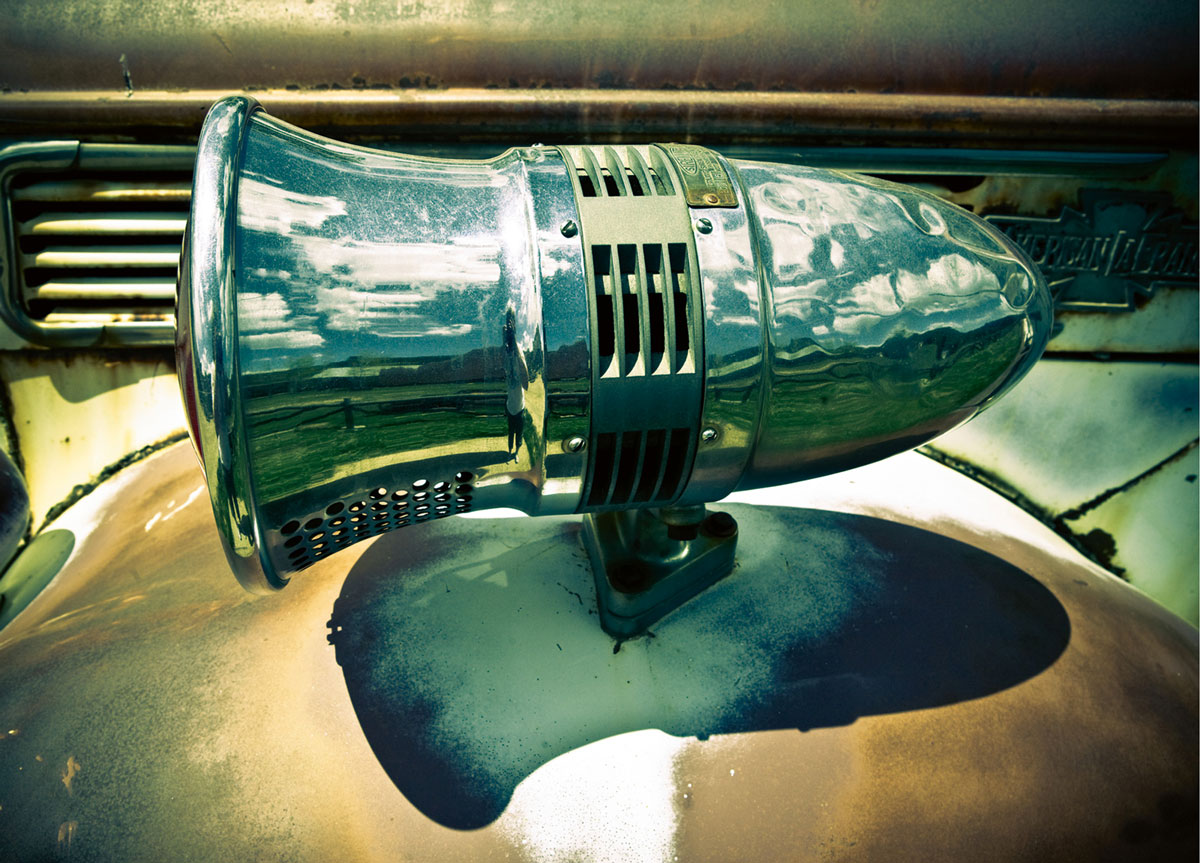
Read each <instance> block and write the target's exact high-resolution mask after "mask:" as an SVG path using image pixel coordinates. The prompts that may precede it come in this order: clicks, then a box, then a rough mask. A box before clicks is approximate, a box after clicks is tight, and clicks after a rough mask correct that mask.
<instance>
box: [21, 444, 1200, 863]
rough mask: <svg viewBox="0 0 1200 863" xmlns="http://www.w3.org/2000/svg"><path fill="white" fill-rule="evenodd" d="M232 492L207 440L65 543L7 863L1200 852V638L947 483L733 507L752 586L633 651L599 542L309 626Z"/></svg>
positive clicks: (408, 549)
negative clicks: (249, 572) (248, 541)
mask: <svg viewBox="0 0 1200 863" xmlns="http://www.w3.org/2000/svg"><path fill="white" fill-rule="evenodd" d="M203 482H204V480H203V477H202V476H201V475H200V472H199V471H198V470H197V468H196V465H195V460H194V458H193V457H192V454H191V453H190V452H188V450H187V445H186V444H181V445H178V446H174V447H171V448H169V449H167V450H165V451H163V452H160V453H158V454H156V455H154V456H153V457H151V458H149V459H147V460H146V461H144V462H141V463H139V464H137V465H134V466H132V467H130V468H127V469H126V470H124V471H122V472H121V473H120V474H118V475H117V476H116V477H114V478H113V479H112V480H109V481H107V482H105V483H103V484H101V486H100V487H99V488H98V489H97V490H96V491H95V492H93V493H92V494H91V495H89V496H87V497H86V498H84V499H83V500H81V501H80V502H79V503H77V504H76V505H75V506H74V507H72V508H71V509H70V510H68V511H67V513H65V514H64V515H63V516H62V517H61V518H60V519H58V520H57V521H56V522H55V523H53V524H51V525H49V527H48V530H47V531H46V533H47V534H48V533H50V532H55V533H57V534H58V535H59V536H64V535H65V537H73V538H74V552H73V553H72V554H71V557H70V559H69V560H67V561H66V564H65V566H64V567H63V569H62V571H61V573H60V574H59V575H58V577H57V578H56V579H55V580H54V581H53V582H52V583H51V584H50V585H49V586H48V587H47V588H46V589H45V590H44V591H42V593H41V594H40V595H38V596H37V598H36V599H35V600H34V601H33V602H32V603H31V604H30V605H29V606H28V607H27V608H26V609H25V610H24V611H23V612H22V613H21V615H20V616H19V617H17V618H16V619H15V620H13V621H12V623H11V624H10V625H9V626H8V627H7V628H5V629H3V630H0V720H2V721H0V848H2V849H3V851H0V856H2V857H4V858H5V859H6V860H14V861H26V860H29V861H39V860H47V859H58V858H66V859H84V860H92V859H96V860H121V861H142V860H145V861H154V863H158V861H162V860H185V859H204V860H256V861H260V860H261V861H274V860H280V861H283V860H292V861H294V860H302V861H303V860H319V859H338V860H353V861H374V860H381V861H384V860H386V861H395V860H397V859H405V860H409V859H411V860H430V861H443V860H444V861H459V860H462V861H472V860H491V859H496V860H503V859H505V858H506V856H507V858H508V859H511V860H515V861H529V863H541V861H547V860H556V861H557V860H588V861H620V863H663V861H671V860H672V859H673V858H674V857H678V858H679V859H680V860H686V861H689V863H690V861H708V860H711V861H729V860H734V859H738V860H764V861H769V860H796V861H805V860H828V859H829V857H830V849H837V850H839V852H842V853H838V854H836V855H834V856H836V857H837V858H838V859H844V860H850V861H885V863H896V861H908V860H912V861H918V860H919V861H925V860H931V859H933V860H936V859H945V860H955V861H957V860H974V859H978V858H979V857H980V856H981V851H980V849H986V852H987V854H986V856H989V857H991V858H993V859H997V860H1017V859H1024V858H1025V857H1028V855H1029V853H1030V852H1029V849H1030V848H1036V849H1037V852H1036V854H1035V856H1036V857H1037V858H1038V859H1045V860H1073V859H1078V860H1088V861H1094V860H1098V859H1101V860H1145V859H1148V858H1149V859H1159V860H1183V861H1188V863H1191V861H1194V860H1195V859H1196V853H1195V842H1196V830H1195V816H1196V797H1195V794H1196V783H1197V753H1196V743H1197V741H1196V733H1195V730H1196V722H1197V713H1196V706H1197V670H1196V631H1195V629H1193V628H1192V627H1190V626H1188V625H1186V624H1184V623H1182V622H1181V621H1180V620H1179V619H1178V618H1176V617H1174V616H1173V615H1171V614H1169V613H1168V612H1166V611H1165V610H1164V609H1162V608H1161V607H1160V606H1158V605H1157V604H1155V603H1154V602H1152V601H1150V600H1148V599H1147V598H1146V597H1144V596H1142V595H1140V594H1139V593H1138V592H1137V591H1135V590H1133V589H1131V588H1130V587H1129V585H1127V584H1123V583H1121V582H1120V581H1119V580H1117V579H1115V578H1112V577H1111V576H1108V575H1106V574H1105V573H1104V572H1103V571H1102V570H1100V569H1099V568H1098V567H1096V566H1093V565H1091V564H1089V563H1087V562H1086V561H1084V560H1083V559H1082V558H1080V557H1079V556H1078V555H1077V554H1076V553H1075V552H1074V551H1073V550H1072V549H1070V548H1069V547H1068V546H1067V545H1066V544H1065V543H1063V542H1062V541H1061V540H1060V539H1059V538H1058V537H1056V536H1055V535H1054V534H1053V533H1052V532H1050V531H1049V530H1048V529H1046V528H1045V527H1043V526H1042V525H1041V524H1039V523H1038V522H1037V521H1036V520H1034V519H1033V518H1032V517H1030V516H1028V515H1027V514H1025V513H1024V512H1022V511H1020V510H1019V509H1017V508H1016V507H1014V506H1012V505H1011V504H1008V503H1007V502H1005V501H1003V500H1002V499H1000V498H999V497H998V496H996V495H995V494H993V493H991V492H989V491H987V490H986V489H984V488H983V487H982V486H980V485H979V484H978V483H975V482H972V481H971V480H970V479H968V478H966V477H964V476H962V475H959V474H957V473H955V472H954V471H951V470H949V469H947V468H944V467H942V466H941V465H938V464H935V463H934V462H932V461H931V460H929V459H926V458H923V457H922V456H919V455H916V454H907V455H903V456H899V457H898V458H896V459H892V460H889V461H888V462H884V463H881V464H877V465H871V466H869V467H866V468H862V469H861V470H859V471H855V472H852V473H849V474H846V475H843V476H837V477H830V478H827V479H822V480H817V481H813V482H808V483H803V484H800V485H798V486H794V487H790V488H783V489H778V490H772V491H758V492H752V493H750V494H749V495H747V496H746V501H759V502H761V503H767V502H769V501H770V500H772V499H774V498H779V499H786V500H790V501H792V502H794V503H796V504H798V505H799V506H800V507H804V508H794V507H777V506H753V505H750V506H747V505H745V502H744V503H742V504H737V505H731V506H730V510H731V512H735V513H736V516H737V518H738V521H739V524H740V525H741V527H742V536H743V540H742V543H741V547H740V552H741V554H742V560H741V563H740V564H739V568H738V569H737V570H735V572H734V573H733V574H732V575H731V576H730V577H729V578H726V579H724V580H723V581H721V582H719V583H718V584H717V585H716V586H715V587H714V588H712V589H710V590H709V591H707V592H705V593H704V594H702V595H701V596H700V597H698V598H697V599H695V600H693V601H692V602H691V603H688V605H686V606H684V607H683V608H681V609H680V610H679V611H677V612H675V613H673V614H672V615H670V616H669V617H667V618H665V619H664V620H663V621H662V622H661V624H659V625H656V626H655V627H653V630H654V632H655V634H656V637H655V638H649V637H647V638H642V639H638V640H635V641H631V642H626V643H624V644H622V645H621V647H620V650H619V651H618V652H617V653H614V652H613V646H614V645H613V640H612V639H610V638H608V637H606V636H605V635H604V634H603V633H602V632H601V630H600V628H599V627H598V626H597V625H596V617H595V611H596V607H595V605H594V603H593V601H592V597H591V596H590V595H589V593H590V591H591V579H592V576H591V574H590V573H589V572H588V570H587V568H586V565H585V562H584V561H585V558H584V551H583V549H582V548H581V546H580V544H579V541H578V532H577V528H576V527H575V526H574V524H573V521H574V520H573V519H569V518H555V517H550V518H543V519H478V520H477V519H475V518H474V517H472V519H447V520H443V521H439V522H436V523H434V524H431V525H428V526H427V527H426V528H424V529H422V530H419V531H400V532H398V533H393V534H389V535H387V536H383V537H380V538H378V539H377V540H374V541H373V542H372V543H370V544H367V543H364V544H360V545H356V546H355V547H353V548H351V549H348V550H347V551H346V552H345V553H343V554H338V555H336V556H334V557H333V558H332V559H330V560H325V561H322V562H320V563H319V564H317V565H316V566H314V567H313V568H312V569H311V570H309V571H308V572H306V573H305V576H304V577H303V578H298V579H296V580H295V583H294V584H293V585H292V586H291V587H290V588H289V591H288V593H289V595H288V597H287V601H285V602H280V601H278V600H277V599H275V598H261V597H254V596H250V595H248V594H246V593H245V591H242V590H241V589H240V588H238V586H237V585H236V584H234V583H233V581H232V579H230V578H229V577H228V573H227V570H226V563H225V560H224V558H223V556H222V554H221V552H220V551H219V549H218V543H217V541H216V529H215V526H214V523H213V520H212V515H211V514H210V510H209V507H208V506H207V505H206V503H205V500H204V493H203ZM751 537H753V539H751ZM327 639H331V640H332V641H333V642H334V643H333V646H331V645H330V643H329V641H328V640H327ZM464 828H470V829H464ZM1189 855H1190V856H1189Z"/></svg>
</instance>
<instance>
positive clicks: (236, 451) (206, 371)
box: [176, 96, 288, 593]
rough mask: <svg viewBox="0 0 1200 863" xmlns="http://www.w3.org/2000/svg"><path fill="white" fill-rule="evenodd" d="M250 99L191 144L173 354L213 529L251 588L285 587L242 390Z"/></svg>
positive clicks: (221, 105) (213, 116)
mask: <svg viewBox="0 0 1200 863" xmlns="http://www.w3.org/2000/svg"><path fill="white" fill-rule="evenodd" d="M258 110H260V106H259V104H258V102H257V101H256V100H254V99H252V98H249V97H246V96H230V97H227V98H225V99H222V100H220V101H218V102H217V103H215V104H214V105H213V106H212V108H211V109H210V110H209V112H208V116H207V117H206V118H205V121H204V127H203V128H202V130H201V132H200V139H199V142H198V144H197V148H196V170H195V174H194V179H193V184H192V209H191V217H190V218H189V220H188V226H187V230H186V232H185V234H184V245H183V254H182V257H181V260H180V267H179V286H178V296H177V298H176V309H177V313H176V314H177V327H178V337H177V340H176V345H177V347H176V350H177V356H178V360H179V376H180V382H181V385H182V386H183V389H184V399H185V402H187V407H188V413H189V433H190V434H191V437H192V443H193V445H194V446H195V449H196V452H197V455H198V456H199V457H200V462H201V464H202V466H203V469H204V475H205V480H206V482H207V485H208V492H209V497H210V498H211V500H212V508H213V515H214V517H215V519H216V523H217V531H218V533H219V534H220V537H221V544H222V546H223V547H224V550H225V556H226V557H227V558H228V560H229V564H230V567H231V568H232V569H233V571H234V574H235V575H236V576H237V578H238V581H240V582H241V583H242V585H243V587H245V588H246V589H247V590H250V591H251V592H254V593H270V592H273V591H275V590H279V589H280V588H282V587H284V586H285V585H286V584H287V582H288V579H287V578H284V577H280V575H279V574H278V573H277V572H276V571H275V568H274V566H273V565H272V564H271V561H270V560H269V559H268V558H267V556H266V555H265V553H263V549H264V547H265V546H264V544H263V542H262V537H261V535H260V530H259V525H258V519H257V517H256V512H257V508H256V506H255V501H254V485H253V481H252V477H251V471H250V459H249V453H248V451H247V447H246V436H245V435H244V434H243V431H242V425H243V414H242V405H241V395H240V389H239V384H238V380H239V360H238V329H237V290H236V287H237V286H236V284H235V276H234V273H235V270H234V259H233V256H234V248H235V246H234V242H235V229H236V222H237V185H238V183H237V180H238V176H239V174H240V169H241V162H242V153H243V149H244V145H245V141H246V136H247V134H248V132H249V129H250V125H251V123H250V119H251V117H252V116H253V114H254V113H255V112H256V111H258Z"/></svg>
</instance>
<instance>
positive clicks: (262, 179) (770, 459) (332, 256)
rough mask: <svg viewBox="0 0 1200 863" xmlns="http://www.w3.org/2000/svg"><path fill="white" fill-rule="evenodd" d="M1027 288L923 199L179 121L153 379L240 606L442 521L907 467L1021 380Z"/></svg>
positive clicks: (740, 175) (570, 156)
mask: <svg viewBox="0 0 1200 863" xmlns="http://www.w3.org/2000/svg"><path fill="white" fill-rule="evenodd" d="M1050 324H1051V308H1050V298H1049V294H1048V292H1047V289H1046V285H1045V283H1044V281H1043V280H1042V278H1041V277H1040V276H1039V275H1038V273H1037V271H1036V270H1035V268H1034V267H1033V266H1032V265H1031V264H1030V263H1029V261H1028V260H1027V259H1026V258H1025V256H1024V255H1023V254H1022V253H1021V252H1020V251H1019V250H1018V249H1016V248H1015V247H1014V246H1013V245H1012V244H1011V243H1010V242H1009V241H1008V240H1007V239H1006V238H1005V237H1004V236H1003V235H1002V234H1001V233H1000V232H998V231H996V230H995V229H993V228H992V227H991V226H989V225H988V224H986V223H985V222H983V221H981V220H980V219H978V218H975V217H974V216H972V215H970V214H969V213H966V212H964V211H963V210H960V209H958V208H956V207H954V206H952V205H949V204H947V203H945V202H944V201H941V200H939V199H937V198H935V197H933V196H931V195H928V194H926V193H924V192H921V191H918V190H915V189H911V188H906V187H903V186H899V185H895V184H892V183H887V182H884V181H882V180H875V179H871V178H867V177H859V176H854V175H850V174H846V173H841V172H837V171H826V170H818V169H814V168H806V167H800V166H796V165H783V164H772V163H766V162H751V161H742V160H736V159H726V158H724V157H723V156H721V155H720V154H718V153H716V152H713V151H712V150H708V149H704V148H702V147H696V146H685V145H674V144H664V145H651V146H629V147H591V146H579V147H542V146H535V147H522V148H516V149H511V150H509V151H508V152H506V153H503V154H502V155H500V156H497V157H496V158H494V159H489V160H486V161H459V160H450V159H430V158H420V157H416V156H406V155H400V154H397V153H391V152H383V151H379V150H371V149H366V148H362V147H356V146H351V145H348V144H343V143H338V142H336V141H331V140H328V139H326V138H322V137H318V136H316V135H313V134H310V133H308V132H305V131H302V130H300V129H297V128H295V127H293V126H289V125H288V124H286V123H283V122H281V121H279V120H277V119H275V118H274V117H272V116H270V115H269V114H267V113H265V112H264V111H263V110H262V109H261V108H260V107H259V106H258V105H257V104H256V103H255V102H254V101H253V100H251V99H248V98H244V97H233V98H228V99H224V100H222V101H220V102H218V103H217V104H216V105H215V106H214V107H213V108H212V110H211V112H210V113H209V115H208V118H207V119H206V121H205V123H204V128H203V131H202V132H201V136H200V142H199V152H198V154H197V158H196V171H195V181H194V187H193V192H192V211H191V219H190V222H189V224H188V228H187V233H186V237H185V241H184V254H183V260H182V266H181V268H180V276H179V297H178V353H179V375H180V379H181V383H182V388H183V393H184V399H185V402H186V406H187V411H188V416H189V423H190V429H191V437H192V440H193V443H194V445H195V448H196V451H197V453H198V454H199V456H200V459H201V461H202V463H203V466H204V472H205V475H206V478H207V482H208V488H209V491H210V494H211V496H212V503H213V509H214V512H215V513H216V518H217V524H218V527H219V529H220V533H221V537H222V539H223V541H224V543H225V549H226V552H227V554H228V557H229V560H230V563H231V564H232V566H233V569H234V571H235V572H236V573H237V575H238V577H239V579H240V580H241V581H242V583H243V584H244V585H245V586H246V587H248V588H250V589H251V590H255V591H265V590H268V589H271V588H280V587H283V586H284V585H285V584H286V583H287V581H288V578H289V577H290V576H291V575H292V574H293V573H295V572H297V571H299V570H302V569H304V568H305V567H307V566H309V565H310V564H312V563H314V562H315V561H318V560H320V559H322V558H324V557H327V556H329V555H331V554H333V553H334V552H336V551H337V550H339V549H341V548H345V547H346V546H348V545H350V544H352V543H354V542H357V541H358V540H360V539H365V538H367V537H370V536H375V535H377V534H379V533H383V532H386V531H390V530H393V529H395V528H400V527H406V526H408V525H413V524H419V523H421V522H423V521H430V520H433V519H437V518H442V517H445V516H450V515H453V514H455V513H461V512H469V511H476V510H481V509H486V508H489V507H514V508H516V509H519V510H522V511H524V512H526V513H529V514H531V515H537V514H545V513H572V512H598V511H605V510H616V509H626V508H647V507H655V508H658V507H664V506H667V505H673V506H676V507H687V506H689V505H695V504H702V503H704V502H707V501H714V500H717V499H719V498H722V497H724V496H725V495H728V494H729V493H730V492H732V491H735V490H738V489H749V488H756V487H761V486H768V485H775V484H778V483H786V482H792V481H794V480H800V479H805V478H808V477H814V476H819V475H821V474H827V473H831V472H833V471H839V470H843V469H845V468H850V467H854V466H856V465H861V464H863V463H865V462H869V461H873V460H875V459H880V458H883V457H885V456H889V455H892V454H894V453H897V452H900V451H902V450H905V449H908V448H911V447H914V446H917V445H919V444H921V443H924V442H925V441H928V440H929V439H930V438H932V437H934V436H935V435H937V434H940V433H941V432H944V431H946V430H948V429H950V428H952V427H954V426H956V425H958V424H959V423H961V422H963V421H965V420H966V419H968V418H969V417H971V416H972V415H974V414H975V413H976V412H978V411H979V410H980V409H981V408H983V407H984V406H985V405H987V404H988V403H989V402H990V401H991V400H993V399H995V398H996V397H997V396H999V395H1000V394H1001V393H1003V392H1004V391H1005V390H1007V389H1008V388H1009V387H1010V386H1011V385H1012V384H1013V383H1014V382H1015V381H1016V380H1017V379H1019V378H1020V377H1021V376H1022V375H1023V374H1025V372H1026V371H1028V370H1029V368H1030V366H1031V365H1032V364H1033V363H1034V361H1035V360H1036V359H1037V358H1038V356H1039V355H1040V354H1041V351H1042V349H1043V347H1044V346H1045V343H1046V340H1047V338H1048V334H1049V331H1050Z"/></svg>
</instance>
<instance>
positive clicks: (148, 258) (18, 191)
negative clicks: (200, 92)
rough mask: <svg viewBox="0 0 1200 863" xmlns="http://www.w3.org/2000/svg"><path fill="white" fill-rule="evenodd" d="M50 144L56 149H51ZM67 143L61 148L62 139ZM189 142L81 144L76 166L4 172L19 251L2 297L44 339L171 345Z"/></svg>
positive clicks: (32, 333)
mask: <svg viewBox="0 0 1200 863" xmlns="http://www.w3.org/2000/svg"><path fill="white" fill-rule="evenodd" d="M47 146H48V147H52V146H54V145H47ZM60 146H61V145H60ZM194 156H195V151H194V150H193V149H192V148H190V147H145V146H133V145H119V144H104V145H98V144H96V145H94V144H83V145H80V146H79V148H78V157H77V159H76V160H75V162H74V164H72V165H71V166H70V167H69V168H63V169H59V170H37V171H33V170H30V171H25V170H13V171H4V169H3V166H2V165H0V173H2V174H6V175H7V176H5V177H3V180H4V185H6V186H7V199H8V200H7V201H6V202H4V205H5V208H6V210H7V213H6V218H7V220H8V229H9V231H11V233H12V235H13V237H12V240H13V242H12V245H11V246H10V248H12V249H13V250H14V251H15V252H16V259H15V260H14V261H13V264H14V266H12V267H10V268H0V269H7V273H6V277H7V278H9V279H12V280H14V282H10V283H9V284H8V285H6V286H5V291H4V294H5V298H4V301H6V302H9V303H10V304H11V305H13V306H15V308H13V309H11V310H10V311H12V312H14V313H15V315H16V316H18V317H23V318H25V319H27V320H28V321H29V324H30V326H29V327H28V332H27V333H25V334H26V335H28V336H29V337H30V338H32V339H36V340H37V341H40V342H42V343H45V344H51V345H54V344H71V343H76V342H78V341H80V340H81V338H84V337H83V336H82V334H83V333H87V334H89V335H88V336H87V337H86V340H87V341H95V342H98V343H101V344H110V345H133V344H140V345H167V344H171V343H172V342H173V340H174V303H175V280H176V274H177V270H178V265H179V248H180V245H181V242H182V237H183V232H184V227H185V225H186V223H187V217H188V208H189V204H190V199H191V187H192V181H191V163H192V161H193V159H194Z"/></svg>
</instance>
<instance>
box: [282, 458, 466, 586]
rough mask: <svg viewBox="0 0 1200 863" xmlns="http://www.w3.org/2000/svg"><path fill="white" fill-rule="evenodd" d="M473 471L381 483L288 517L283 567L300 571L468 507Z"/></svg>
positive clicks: (461, 511) (460, 511) (285, 526)
mask: <svg viewBox="0 0 1200 863" xmlns="http://www.w3.org/2000/svg"><path fill="white" fill-rule="evenodd" d="M474 479H475V475H474V474H473V473H471V472H470V471H465V470H464V471H459V472H457V473H456V474H454V476H453V477H452V478H450V479H439V480H429V479H418V480H416V481H415V482H413V483H411V484H410V485H409V487H408V488H397V489H388V488H384V487H382V486H380V487H379V488H376V489H373V490H371V491H369V492H367V494H366V497H367V498H368V500H362V499H358V498H357V496H355V497H352V498H349V499H347V500H336V501H333V502H332V503H330V504H329V505H328V506H326V507H325V509H324V510H323V511H322V513H321V514H320V515H312V516H308V517H307V518H305V519H304V520H303V521H301V520H300V519H292V520H291V521H289V522H287V523H286V524H285V525H283V527H281V528H280V529H279V534H280V536H281V537H286V539H284V541H283V547H284V549H286V551H287V565H286V566H285V569H288V570H289V571H292V572H298V571H300V570H302V569H307V568H308V567H309V566H312V564H313V563H315V562H316V561H318V560H320V559H321V558H323V557H328V556H329V555H330V554H333V553H334V552H335V551H338V550H339V549H342V548H345V547H346V546H348V545H351V544H353V543H355V542H358V541H359V540H361V539H367V538H369V537H372V536H378V535H379V534H381V533H387V532H388V531H390V530H394V529H395V528H399V527H405V526H407V525H409V524H414V523H417V522H422V521H429V520H430V519H433V518H445V517H447V516H450V515H454V514H455V513H463V512H470V511H471V504H472V493H473V492H474V491H475V486H474V485H472V484H471V483H472V481H473V480H474Z"/></svg>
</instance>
